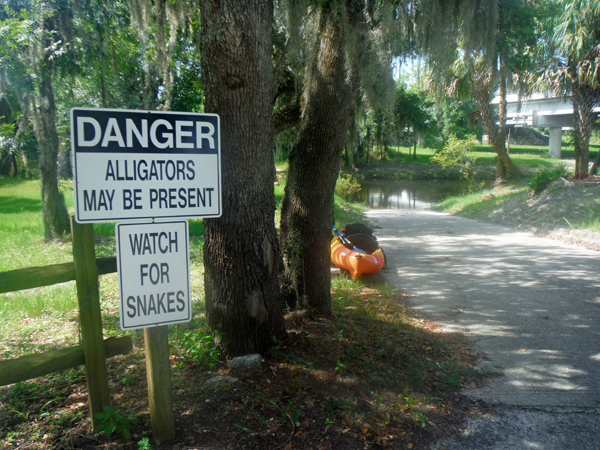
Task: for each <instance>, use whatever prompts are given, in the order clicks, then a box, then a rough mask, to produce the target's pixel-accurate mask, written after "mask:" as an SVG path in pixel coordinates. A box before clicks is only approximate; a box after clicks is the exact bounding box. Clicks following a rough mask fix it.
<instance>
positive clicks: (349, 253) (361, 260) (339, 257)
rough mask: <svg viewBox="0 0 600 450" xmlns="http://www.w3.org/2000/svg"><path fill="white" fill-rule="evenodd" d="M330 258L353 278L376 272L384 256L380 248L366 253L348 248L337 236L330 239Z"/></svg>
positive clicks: (380, 266) (383, 260) (381, 265)
mask: <svg viewBox="0 0 600 450" xmlns="http://www.w3.org/2000/svg"><path fill="white" fill-rule="evenodd" d="M331 260H332V261H333V263H334V264H335V265H336V266H338V267H339V268H340V269H346V270H347V271H348V272H350V275H351V276H352V279H353V280H356V279H357V278H358V277H360V276H361V275H363V274H367V275H372V274H374V273H377V272H379V271H380V270H381V268H382V267H383V265H384V264H385V256H384V254H383V250H382V249H381V248H378V249H377V250H375V251H374V252H373V253H372V254H370V255H368V254H366V253H360V252H357V251H354V250H350V249H349V248H347V247H346V246H344V244H342V243H341V242H340V240H339V239H338V238H337V237H334V238H333V239H332V240H331Z"/></svg>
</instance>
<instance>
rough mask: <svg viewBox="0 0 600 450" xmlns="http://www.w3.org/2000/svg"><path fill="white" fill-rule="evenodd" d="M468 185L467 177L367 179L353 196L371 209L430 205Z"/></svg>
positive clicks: (459, 192) (460, 191) (413, 207)
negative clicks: (447, 179)
mask: <svg viewBox="0 0 600 450" xmlns="http://www.w3.org/2000/svg"><path fill="white" fill-rule="evenodd" d="M466 188H467V184H466V182H464V181H405V182H392V181H365V182H363V183H362V188H361V190H360V192H358V193H357V194H356V195H355V196H353V197H352V198H351V199H350V200H353V201H360V202H361V203H365V204H368V205H369V207H370V208H372V209H406V208H410V209H427V208H430V207H431V206H433V205H436V204H438V203H440V202H441V201H442V200H444V199H445V198H446V197H448V196H449V195H459V194H461V193H463V192H465V190H466Z"/></svg>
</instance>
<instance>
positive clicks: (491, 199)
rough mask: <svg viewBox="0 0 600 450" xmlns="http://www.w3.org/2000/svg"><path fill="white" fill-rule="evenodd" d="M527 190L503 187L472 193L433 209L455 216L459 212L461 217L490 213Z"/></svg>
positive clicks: (454, 198)
mask: <svg viewBox="0 0 600 450" xmlns="http://www.w3.org/2000/svg"><path fill="white" fill-rule="evenodd" d="M527 190H528V188H527V186H518V187H516V188H515V186H504V187H497V188H494V189H484V190H481V191H478V192H474V193H468V194H463V195H459V196H455V197H449V198H447V199H446V200H444V201H443V202H441V203H440V204H439V205H437V206H435V207H434V208H433V209H436V210H439V211H444V212H448V213H450V214H456V213H458V212H460V213H461V214H463V215H467V216H468V215H469V214H473V215H475V214H477V213H483V212H487V213H489V212H491V211H493V210H494V208H495V207H496V206H497V205H498V204H500V203H502V202H504V201H506V200H508V199H509V198H512V197H516V196H519V195H521V194H523V193H524V192H526V191H527Z"/></svg>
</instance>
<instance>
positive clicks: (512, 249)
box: [368, 209, 600, 450]
mask: <svg viewBox="0 0 600 450" xmlns="http://www.w3.org/2000/svg"><path fill="white" fill-rule="evenodd" d="M368 217H369V219H370V221H371V223H372V225H374V226H375V227H376V229H375V234H376V236H377V238H378V240H379V241H380V243H381V245H382V247H383V248H384V250H385V252H386V255H387V258H388V268H387V269H385V270H384V272H383V275H384V278H385V279H386V281H387V282H388V283H389V284H391V285H393V286H398V287H399V288H400V289H401V290H402V291H403V292H405V293H411V294H414V297H412V298H411V302H412V307H413V309H416V310H419V311H421V312H423V313H426V314H427V315H429V316H430V317H431V318H432V319H434V320H435V321H436V322H438V323H440V324H441V325H442V326H443V327H445V328H446V329H448V330H452V331H459V332H462V333H464V334H465V335H466V336H468V337H469V338H470V339H471V340H472V342H473V344H474V347H475V349H476V350H477V351H483V352H485V354H486V355H487V358H488V360H487V361H483V363H482V365H487V366H489V367H492V368H495V369H500V370H501V371H502V373H503V375H502V376H501V377H498V378H496V379H494V380H492V381H491V382H490V383H489V384H488V385H487V386H486V387H484V388H481V389H476V390H471V391H465V394H467V395H471V396H474V397H476V398H479V399H482V400H485V401H486V402H488V403H492V404H496V405H497V408H496V409H497V411H498V415H495V416H493V417H492V418H490V419H489V420H480V421H476V422H473V423H472V424H470V425H469V428H468V429H467V430H466V432H465V435H464V436H463V437H462V438H460V439H458V440H456V441H448V442H443V443H439V445H438V446H437V447H435V448H439V449H442V448H447V449H448V450H450V449H478V450H484V449H505V448H506V449H508V448H510V449H520V448H524V449H525V448H533V449H555V448H556V449H558V448H561V449H562V448H577V449H588V448H589V449H600V253H598V252H594V251H590V250H586V249H584V248H581V247H577V246H571V245H567V244H562V243H560V242H557V241H553V240H549V239H541V238H535V237H533V236H532V235H530V234H528V233H522V232H515V231H512V230H510V229H507V228H503V227H499V226H495V225H490V224H485V223H481V222H477V221H473V220H468V219H463V218H460V217H455V216H449V215H446V214H440V213H435V212H432V211H428V210H409V209H403V210H371V211H369V213H368ZM492 437H493V439H492Z"/></svg>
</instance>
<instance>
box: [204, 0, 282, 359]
mask: <svg viewBox="0 0 600 450" xmlns="http://www.w3.org/2000/svg"><path fill="white" fill-rule="evenodd" d="M201 10H202V11H201V12H202V14H201V16H202V19H201V20H202V24H201V25H202V36H201V46H202V58H203V61H202V78H203V83H204V87H205V92H206V100H205V102H206V103H205V111H206V112H210V113H217V114H219V116H220V120H221V150H222V153H221V164H222V194H223V195H222V211H223V215H222V216H221V217H220V218H217V219H206V220H205V221H204V224H205V229H206V242H205V244H204V266H205V275H204V279H205V290H206V315H207V319H208V323H209V325H210V326H211V327H212V328H213V330H215V331H216V332H217V333H218V335H219V336H220V345H221V347H222V348H223V349H224V351H225V352H226V353H227V354H228V355H230V356H236V355H243V354H248V353H262V352H264V351H265V350H267V349H268V348H269V347H270V346H272V345H273V344H274V342H275V339H274V338H276V339H278V340H283V339H284V338H285V324H284V321H283V313H282V309H283V308H282V307H283V305H282V299H281V291H280V288H279V279H278V272H277V260H278V254H279V247H278V240H277V232H276V230H275V195H274V191H273V181H274V179H275V170H274V167H275V164H274V159H273V158H274V157H273V119H272V111H273V104H272V99H273V92H272V91H273V78H272V68H271V27H272V20H273V3H272V2H271V1H270V0H245V1H240V0H205V1H203V2H201Z"/></svg>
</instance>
